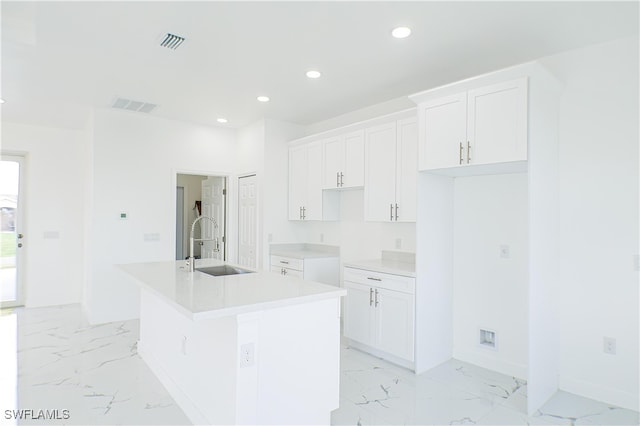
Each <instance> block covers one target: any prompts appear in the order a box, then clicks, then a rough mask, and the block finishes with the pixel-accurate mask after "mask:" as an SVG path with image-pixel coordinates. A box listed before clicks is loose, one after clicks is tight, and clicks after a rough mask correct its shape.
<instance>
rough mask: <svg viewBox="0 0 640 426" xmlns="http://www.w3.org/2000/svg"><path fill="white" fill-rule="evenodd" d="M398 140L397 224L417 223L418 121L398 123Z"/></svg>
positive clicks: (413, 119)
mask: <svg viewBox="0 0 640 426" xmlns="http://www.w3.org/2000/svg"><path fill="white" fill-rule="evenodd" d="M396 127H397V139H396V204H397V207H396V209H395V215H394V218H395V220H396V222H415V221H416V209H417V206H416V200H417V191H418V188H417V184H418V155H417V154H418V120H417V119H416V118H415V117H412V118H407V119H405V120H399V121H398V122H397V125H396Z"/></svg>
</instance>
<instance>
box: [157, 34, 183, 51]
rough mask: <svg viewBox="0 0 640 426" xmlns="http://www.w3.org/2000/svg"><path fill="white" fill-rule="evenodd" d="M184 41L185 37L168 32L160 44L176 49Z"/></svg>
mask: <svg viewBox="0 0 640 426" xmlns="http://www.w3.org/2000/svg"><path fill="white" fill-rule="evenodd" d="M183 41H184V37H180V36H177V35H175V34H171V33H167V35H166V36H165V38H164V40H162V43H160V46H162V47H166V48H167V49H172V50H176V49H177V48H178V47H179V46H180V45H181V44H182V42H183Z"/></svg>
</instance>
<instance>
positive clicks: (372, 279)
mask: <svg viewBox="0 0 640 426" xmlns="http://www.w3.org/2000/svg"><path fill="white" fill-rule="evenodd" d="M367 279H368V280H371V281H382V280H381V279H380V278H373V277H367Z"/></svg>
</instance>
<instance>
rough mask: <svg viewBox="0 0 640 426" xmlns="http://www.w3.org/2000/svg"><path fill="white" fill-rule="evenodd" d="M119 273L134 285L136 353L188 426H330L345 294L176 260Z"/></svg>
mask: <svg viewBox="0 0 640 426" xmlns="http://www.w3.org/2000/svg"><path fill="white" fill-rule="evenodd" d="M222 265H224V262H221V261H217V260H213V259H204V260H202V261H198V263H197V264H196V269H198V268H203V267H215V266H222ZM120 268H121V269H122V270H123V271H125V272H126V273H127V274H128V275H129V276H131V277H133V278H134V279H135V281H136V283H137V284H138V285H139V286H140V341H139V344H138V353H139V354H140V356H141V357H142V358H143V359H144V360H145V362H146V363H147V364H148V365H149V367H150V368H151V369H152V371H153V372H154V373H155V374H156V376H157V377H158V378H159V379H160V381H161V382H162V384H163V385H164V386H165V387H166V388H167V390H168V391H169V393H170V394H171V396H172V397H173V398H174V399H175V400H176V402H177V403H178V404H179V405H180V407H181V408H182V409H183V410H184V412H185V414H186V415H187V416H188V417H189V419H190V420H191V421H192V422H193V423H194V424H329V422H330V413H331V411H332V410H335V409H336V408H338V405H339V381H340V377H339V375H340V318H339V315H340V314H339V312H340V297H341V296H344V295H346V291H345V290H344V289H341V288H337V287H333V286H328V285H324V284H320V283H315V282H311V281H304V280H302V279H299V278H293V277H283V276H280V275H278V274H276V273H272V272H252V273H243V274H235V275H225V276H211V275H208V274H205V273H203V272H199V271H197V270H196V271H195V272H188V269H187V268H186V267H185V262H184V261H174V262H156V263H139V264H129V265H121V266H120Z"/></svg>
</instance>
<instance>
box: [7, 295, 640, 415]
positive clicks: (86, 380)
mask: <svg viewBox="0 0 640 426" xmlns="http://www.w3.org/2000/svg"><path fill="white" fill-rule="evenodd" d="M16 330H17V332H16ZM16 336H17V339H16ZM0 339H1V341H2V343H1V344H0V366H1V369H0V425H5V424H7V425H8V424H38V425H45V424H83V425H99V424H109V425H116V424H132V425H138V424H139V425H143V424H144V425H161V424H163V425H183V424H189V420H188V419H187V417H186V416H185V415H184V413H183V412H182V410H180V408H179V407H178V406H177V405H176V404H175V402H174V401H173V399H172V398H171V397H170V396H169V395H168V394H167V392H166V390H165V389H164V388H163V387H162V385H161V384H160V382H159V381H158V380H157V379H156V378H155V376H154V375H153V373H151V371H150V370H149V369H148V367H147V366H146V364H145V363H144V362H143V361H142V359H141V358H140V357H139V356H138V355H137V350H136V342H137V340H138V322H137V321H124V322H116V323H109V324H102V325H97V326H90V325H88V323H87V322H86V319H85V318H84V315H83V313H82V310H81V308H80V306H79V305H68V306H61V307H52V308H38V309H15V310H3V311H0ZM16 340H17V344H16ZM341 349H342V350H341V354H342V359H341V370H342V371H341V384H340V408H339V409H337V410H335V411H334V412H333V413H332V416H331V423H332V424H335V425H343V424H344V425H383V424H393V425H396V424H398V425H399V424H420V425H422V424H425V425H426V424H429V425H440V424H481V425H526V424H532V425H582V424H584V425H592V424H600V425H614V424H621V425H622V424H624V425H638V423H639V420H640V419H639V415H638V413H637V412H633V411H629V410H624V409H620V408H617V407H611V406H609V405H607V404H604V403H601V402H598V401H593V400H589V399H586V398H582V397H578V396H576V395H572V394H569V393H565V392H558V393H557V394H556V395H555V396H554V397H553V398H552V399H551V400H550V401H549V402H548V403H547V404H546V405H545V406H544V407H542V408H541V409H540V410H539V412H538V413H536V414H535V415H534V416H531V417H528V416H527V415H526V414H525V407H526V396H527V395H526V392H527V386H526V383H525V382H524V381H523V380H520V379H515V378H513V377H508V376H505V375H502V374H499V373H496V372H493V371H490V370H486V369H483V368H480V367H477V366H474V365H471V364H467V363H463V362H460V361H457V360H451V361H449V362H447V363H445V364H443V365H441V366H439V367H437V368H435V369H433V370H430V371H429V372H427V373H425V374H422V375H420V376H415V375H414V374H413V373H411V372H410V371H408V370H406V369H403V368H400V367H397V366H395V365H392V364H390V363H387V362H385V361H383V360H380V359H378V358H375V357H372V356H369V355H367V354H365V353H363V352H360V351H358V350H355V349H351V348H349V347H348V346H347V345H346V344H343V345H342V348H341ZM16 388H17V392H16ZM14 408H17V409H23V410H28V409H31V410H34V413H33V416H34V417H35V416H37V415H38V412H37V411H38V410H46V409H48V410H56V409H57V410H59V411H58V412H57V414H58V417H60V418H61V419H59V420H55V419H54V420H46V421H44V420H42V419H23V420H17V421H16V420H15V419H13V418H9V419H7V418H6V417H7V416H6V411H5V410H12V409H14ZM63 410H68V412H67V414H68V418H67V419H64V418H62V417H64V414H65V412H64V411H63Z"/></svg>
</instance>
